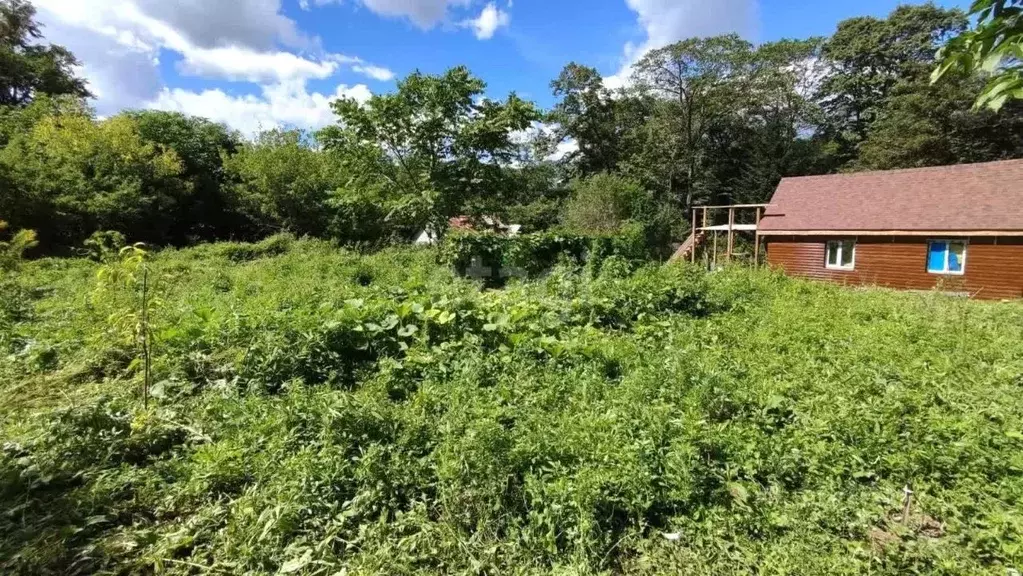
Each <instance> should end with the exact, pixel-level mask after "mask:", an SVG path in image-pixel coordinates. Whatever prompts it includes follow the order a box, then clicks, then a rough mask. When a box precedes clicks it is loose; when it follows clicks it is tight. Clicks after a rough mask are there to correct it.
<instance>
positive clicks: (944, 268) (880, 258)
mask: <svg viewBox="0 0 1023 576" xmlns="http://www.w3.org/2000/svg"><path fill="white" fill-rule="evenodd" d="M757 232H758V234H759V235H760V237H761V239H762V240H764V241H765V242H766V245H767V262H768V264H770V265H771V266H774V267H777V268H780V269H782V270H784V271H785V272H786V273H787V274H790V275H794V276H803V277H808V278H817V279H822V280H830V281H834V282H841V283H847V284H871V285H878V286H887V287H891V288H900V289H910V290H931V289H935V288H938V289H940V290H942V291H947V292H954V293H960V294H963V295H968V296H971V297H977V298H989V299H991V298H993V299H1004V298H1019V297H1023V160H1008V161H1001V162H986V163H980V164H960V165H956V166H939V167H933V168H914V169H907V170H889V171H880V172H858V173H851V174H836V175H829V176H807V177H800V178H784V179H782V181H781V183H780V184H779V185H778V189H777V191H775V193H774V197H773V198H772V199H771V203H770V205H769V206H768V207H767V209H766V210H765V212H764V215H763V218H762V219H761V221H760V224H759V226H758V231H757Z"/></svg>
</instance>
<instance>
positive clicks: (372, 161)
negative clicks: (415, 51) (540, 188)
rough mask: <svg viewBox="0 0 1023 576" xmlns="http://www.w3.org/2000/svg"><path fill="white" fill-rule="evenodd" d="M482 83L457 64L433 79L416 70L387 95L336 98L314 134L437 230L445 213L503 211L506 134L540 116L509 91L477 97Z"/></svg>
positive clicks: (509, 154) (512, 146)
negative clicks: (333, 119) (331, 118)
mask: <svg viewBox="0 0 1023 576" xmlns="http://www.w3.org/2000/svg"><path fill="white" fill-rule="evenodd" d="M485 87H486V85H485V84H484V83H483V81H482V80H480V79H478V78H476V77H474V76H472V74H470V73H469V71H468V70H467V69H466V68H464V67H458V68H452V69H451V70H448V71H447V72H446V73H444V74H442V75H440V76H429V75H425V74H422V73H419V72H415V73H413V74H411V75H409V76H408V77H406V78H405V79H404V80H401V81H400V82H398V89H397V91H395V92H394V93H391V94H375V95H374V96H373V97H372V98H370V100H369V101H368V102H367V103H365V104H361V103H359V102H357V101H355V100H353V99H350V98H341V99H339V100H337V101H335V102H334V103H333V108H334V112H335V113H336V114H337V116H338V123H337V124H336V125H334V126H330V127H327V128H325V129H324V130H323V131H322V132H321V133H320V134H319V138H320V141H321V142H323V145H324V148H325V149H326V150H328V151H330V152H332V153H336V154H340V155H342V156H343V157H345V158H347V159H348V161H349V162H350V163H351V165H352V166H353V167H354V169H355V172H356V174H357V175H358V176H359V177H371V178H375V179H378V180H379V181H380V182H381V183H382V185H383V186H386V187H387V188H389V189H390V190H391V191H393V192H394V193H395V194H397V195H399V196H400V197H401V198H402V199H403V202H404V209H405V210H406V211H408V212H410V213H412V214H414V215H415V217H416V219H418V220H419V221H420V222H421V223H422V224H423V225H425V226H428V227H430V228H431V229H433V230H436V231H437V232H438V233H439V234H443V233H444V231H445V230H446V228H447V221H448V218H450V217H452V216H456V215H459V214H461V213H463V212H464V213H469V214H471V215H477V216H479V215H482V214H485V213H487V212H491V213H493V212H498V211H500V210H501V209H502V208H503V206H504V199H505V198H507V197H508V196H509V195H510V193H511V190H510V189H509V184H510V182H509V180H508V179H507V177H506V172H505V167H506V166H508V165H509V164H510V163H511V162H512V161H513V160H514V159H515V154H516V152H517V151H518V146H517V145H516V143H515V142H514V141H513V138H512V134H513V133H514V132H516V131H523V130H525V129H527V128H528V127H529V126H530V125H531V123H532V122H534V121H537V120H539V119H540V114H539V112H538V111H537V110H536V108H535V107H534V106H533V105H532V104H531V103H529V102H526V101H524V100H522V99H520V98H519V97H518V96H516V95H515V94H511V95H509V96H508V98H507V99H506V100H505V101H504V102H498V101H494V100H490V99H487V98H484V97H483V91H484V89H485Z"/></svg>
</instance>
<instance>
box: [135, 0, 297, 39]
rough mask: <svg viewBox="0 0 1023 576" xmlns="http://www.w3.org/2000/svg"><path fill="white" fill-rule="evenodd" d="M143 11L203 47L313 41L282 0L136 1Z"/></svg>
mask: <svg viewBox="0 0 1023 576" xmlns="http://www.w3.org/2000/svg"><path fill="white" fill-rule="evenodd" d="M135 1H136V4H137V5H138V7H139V10H140V11H141V12H143V13H145V14H148V15H149V16H151V17H153V18H155V19H157V20H160V21H162V22H166V23H167V24H168V25H169V26H171V27H172V28H174V29H175V30H177V31H179V32H180V33H181V34H182V35H183V36H184V37H185V38H186V39H187V40H188V41H189V42H190V43H192V44H194V45H196V46H199V47H202V48H214V47H218V46H245V47H249V48H253V49H256V50H270V49H272V48H274V46H275V44H276V42H277V41H281V42H283V43H284V44H286V45H289V46H305V45H307V44H308V43H309V40H308V39H307V38H306V37H305V36H304V35H303V34H302V33H300V32H299V30H298V27H297V25H296V24H295V21H294V20H291V19H290V18H288V17H286V16H284V14H282V12H281V4H282V0H241V1H239V0H135Z"/></svg>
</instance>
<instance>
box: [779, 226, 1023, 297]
mask: <svg viewBox="0 0 1023 576" xmlns="http://www.w3.org/2000/svg"><path fill="white" fill-rule="evenodd" d="M940 238H942V237H935V239H940ZM944 238H951V236H946V237H944ZM841 239H849V237H848V236H827V237H825V236H814V237H806V236H783V237H778V236H768V237H765V238H764V240H765V241H766V243H767V262H768V264H769V265H771V266H774V267H777V268H781V269H782V270H784V271H785V273H786V274H789V275H792V276H802V277H806V278H816V279H820V280H829V281H832V282H840V283H846V284H856V285H862V284H867V285H877V286H887V287H890V288H900V289H912V290H930V289H933V288H935V287H937V286H938V285H939V283H941V289H942V290H947V291H950V292H969V293H970V294H972V295H974V296H975V297H977V298H989V299H1000V298H1020V297H1023V238H1020V237H999V238H995V237H972V238H968V239H967V240H968V242H969V244H968V245H967V248H966V260H965V269H964V274H962V275H943V274H931V273H929V272H927V241H928V240H929V238H924V237H896V236H871V237H862V236H861V237H859V238H856V262H855V269H853V270H834V269H829V268H826V267H825V266H824V258H825V246H826V243H827V241H828V240H841Z"/></svg>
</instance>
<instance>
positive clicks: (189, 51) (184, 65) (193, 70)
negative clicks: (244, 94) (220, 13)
mask: <svg viewBox="0 0 1023 576" xmlns="http://www.w3.org/2000/svg"><path fill="white" fill-rule="evenodd" d="M181 55H182V56H183V57H184V60H183V61H182V62H181V64H180V65H179V70H180V72H182V73H183V74H191V75H195V76H209V77H216V78H225V79H228V80H246V81H249V82H284V81H288V80H296V79H302V80H304V79H307V78H320V79H322V78H329V77H330V76H333V75H334V73H335V72H336V71H337V64H336V63H335V62H331V61H329V60H309V59H306V58H302V57H299V56H296V55H294V54H292V53H290V52H254V51H252V50H248V49H245V48H239V47H236V46H231V47H227V48H186V49H185V50H184V51H182V52H181Z"/></svg>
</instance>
